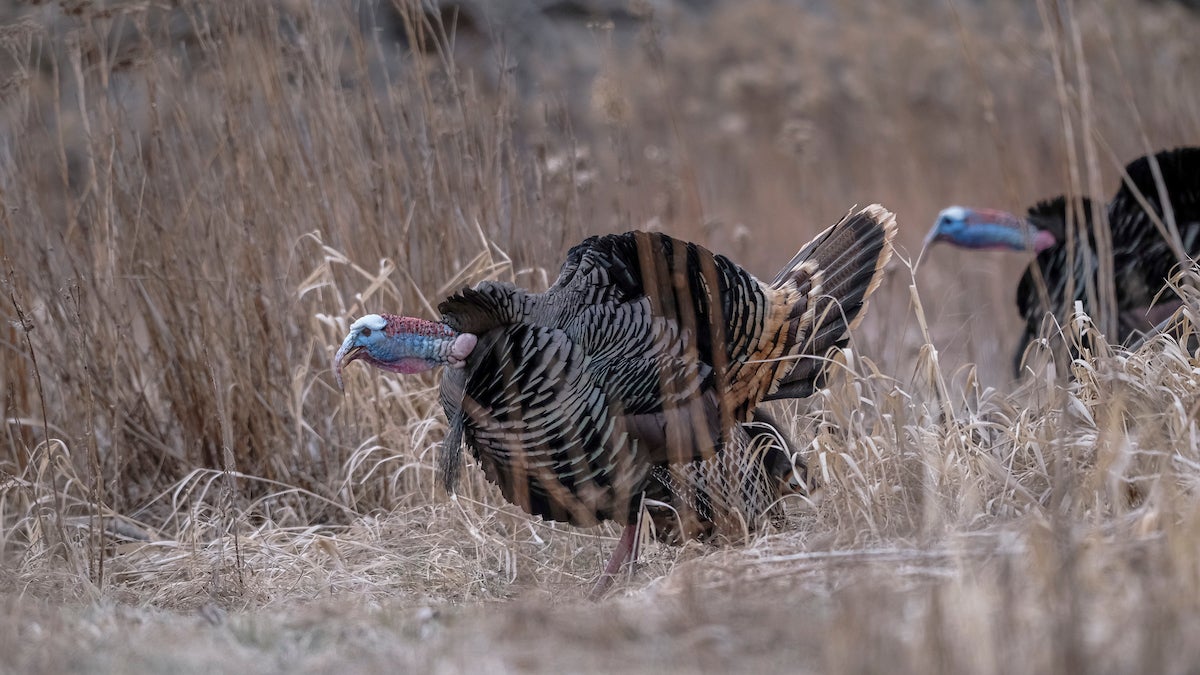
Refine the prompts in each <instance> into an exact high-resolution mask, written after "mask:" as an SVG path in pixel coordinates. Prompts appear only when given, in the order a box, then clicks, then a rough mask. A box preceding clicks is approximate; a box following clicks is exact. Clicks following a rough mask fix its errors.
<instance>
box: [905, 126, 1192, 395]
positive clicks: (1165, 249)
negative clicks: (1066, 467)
mask: <svg viewBox="0 0 1200 675" xmlns="http://www.w3.org/2000/svg"><path fill="white" fill-rule="evenodd" d="M1151 160H1153V162H1152V161H1151ZM1155 164H1157V170H1158V171H1159V172H1160V176H1161V180H1162V187H1163V188H1165V191H1164V192H1160V191H1159V184H1158V182H1157V180H1156V179H1155V175H1154V174H1155ZM1143 202H1144V203H1143ZM1147 206H1148V207H1149V209H1150V211H1151V212H1152V213H1153V216H1151V215H1150V212H1147V210H1146V207H1147ZM1164 207H1169V214H1168V211H1167V208H1164ZM1096 211H1097V209H1096V208H1095V205H1094V204H1093V202H1092V201H1091V200H1090V199H1088V198H1087V197H1080V198H1077V199H1071V200H1069V199H1068V198H1067V197H1065V196H1059V197H1055V198H1053V199H1049V200H1046V201H1043V202H1040V203H1038V204H1037V205H1036V206H1034V207H1033V208H1031V209H1029V212H1028V214H1027V215H1026V216H1025V217H1024V218H1020V217H1017V216H1015V215H1013V214H1010V213H1006V212H1004V211H995V210H991V209H971V208H966V207H962V206H951V207H949V208H947V209H944V210H943V211H942V212H941V214H939V216H938V219H937V222H936V223H934V226H933V229H931V230H930V232H929V235H928V236H927V237H926V239H925V242H926V246H928V245H929V244H932V243H933V242H938V241H946V242H950V243H951V244H954V245H956V246H959V247H962V248H971V249H1011V250H1016V251H1029V250H1032V251H1036V252H1037V258H1036V260H1035V261H1034V262H1033V263H1031V264H1030V265H1029V268H1028V269H1027V270H1026V272H1025V275H1024V276H1023V277H1021V282H1020V284H1019V285H1018V286H1017V306H1018V309H1019V310H1020V312H1021V316H1022V317H1024V319H1025V332H1024V334H1023V335H1022V337H1021V341H1020V344H1019V346H1018V350H1017V354H1016V359H1015V372H1016V374H1018V375H1020V372H1021V364H1022V360H1023V358H1024V354H1025V350H1026V348H1027V347H1028V345H1029V344H1030V343H1031V342H1032V341H1034V340H1036V339H1037V338H1038V336H1039V335H1040V331H1041V328H1042V324H1043V320H1044V318H1045V315H1046V313H1047V312H1050V313H1052V314H1053V315H1054V316H1055V317H1056V318H1057V319H1058V321H1059V322H1060V323H1061V324H1063V325H1065V322H1066V320H1067V318H1068V317H1069V316H1070V315H1071V313H1072V312H1073V311H1074V305H1075V303H1076V302H1081V303H1082V305H1083V309H1084V311H1086V312H1087V313H1088V314H1089V315H1091V316H1093V317H1095V316H1097V313H1098V310H1099V309H1100V307H1101V306H1102V303H1100V302H1099V301H1098V300H1097V297H1098V296H1097V293H1098V288H1099V279H1098V272H1099V268H1100V264H1099V259H1098V258H1097V254H1096V250H1097V246H1096V238H1095V228H1096V227H1097V226H1103V225H1102V222H1095V221H1093V214H1094V213H1095V212H1096ZM1105 212H1106V219H1105V220H1106V222H1107V226H1108V228H1109V232H1110V233H1111V242H1112V270H1113V278H1114V280H1115V292H1116V308H1117V316H1116V317H1115V327H1116V331H1117V333H1116V336H1115V338H1116V341H1118V342H1121V343H1125V342H1127V341H1129V340H1130V339H1131V338H1137V337H1138V336H1140V335H1143V334H1145V333H1146V332H1148V331H1151V330H1154V327H1155V326H1156V325H1158V324H1160V322H1161V321H1162V320H1163V319H1164V318H1165V317H1167V316H1169V315H1170V314H1171V313H1172V312H1174V311H1175V310H1176V309H1177V308H1178V307H1179V304H1180V300H1179V297H1178V296H1177V295H1176V294H1175V293H1174V292H1172V291H1170V290H1169V289H1168V290H1166V291H1164V293H1163V295H1162V296H1161V297H1160V298H1159V299H1158V301H1157V302H1155V296H1156V295H1157V294H1158V293H1159V291H1160V290H1162V289H1163V286H1164V285H1165V283H1166V280H1167V278H1168V277H1169V276H1170V275H1171V272H1172V270H1173V269H1174V268H1176V266H1177V265H1178V264H1179V263H1180V262H1181V256H1180V255H1178V254H1177V252H1176V250H1175V248H1176V246H1173V245H1172V244H1171V243H1169V242H1170V239H1169V238H1168V237H1166V236H1164V232H1165V230H1163V229H1161V227H1160V224H1162V223H1168V222H1171V221H1172V220H1173V222H1174V224H1175V227H1176V228H1177V230H1178V233H1179V241H1178V242H1176V244H1177V247H1178V249H1179V253H1183V254H1186V256H1188V257H1195V256H1196V255H1197V254H1198V253H1200V148H1190V147H1186V148H1178V149H1175V150H1165V151H1163V152H1160V153H1158V154H1157V155H1154V156H1153V157H1149V156H1147V157H1141V158H1139V159H1137V160H1135V161H1134V162H1132V163H1131V164H1129V165H1128V166H1127V167H1125V175H1124V176H1123V180H1122V184H1121V189H1120V190H1118V191H1117V194H1116V196H1114V197H1113V199H1112V201H1111V202H1109V204H1108V207H1107V209H1106V210H1105ZM1155 221H1158V222H1157V223H1156V222H1155ZM1068 222H1071V223H1073V224H1075V223H1078V224H1079V225H1078V226H1076V227H1075V228H1074V232H1075V236H1074V241H1075V242H1076V246H1075V248H1074V252H1073V253H1074V255H1069V253H1071V251H1070V249H1069V248H1068V246H1067V242H1068V225H1067V223H1068ZM1039 272H1040V276H1041V278H1042V279H1043V280H1044V282H1045V291H1046V295H1045V298H1043V297H1042V289H1041V285H1040V284H1039V282H1038V275H1039ZM1043 300H1048V301H1049V304H1048V305H1047V304H1046V303H1045V302H1044V301H1043ZM1099 325H1103V323H1101V324H1099Z"/></svg>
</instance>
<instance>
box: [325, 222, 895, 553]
mask: <svg viewBox="0 0 1200 675" xmlns="http://www.w3.org/2000/svg"><path fill="white" fill-rule="evenodd" d="M894 232H895V222H894V218H893V216H892V215H891V214H890V213H888V212H887V211H885V210H884V209H882V208H881V207H878V206H872V207H868V208H867V209H863V210H862V211H860V212H858V213H856V214H853V215H850V216H847V217H846V218H845V219H843V220H842V221H841V222H839V223H838V224H837V225H835V226H833V227H832V228H830V229H829V230H826V231H825V232H823V233H821V234H820V235H818V236H817V238H815V239H814V240H813V241H812V242H810V243H809V244H808V245H807V246H805V247H804V248H803V249H802V250H801V251H800V253H798V254H797V255H796V257H795V258H794V259H793V260H792V261H791V262H790V263H789V264H788V265H787V266H786V267H785V268H784V269H783V270H782V271H781V272H780V273H779V274H778V275H777V276H776V277H775V279H773V280H772V281H771V282H770V283H763V282H761V281H759V280H758V279H756V278H754V277H753V276H752V275H751V274H750V273H748V272H746V271H745V270H744V269H742V268H741V267H739V266H738V265H736V264H734V263H733V262H732V261H730V260H729V259H728V258H726V257H724V256H721V255H715V254H713V253H711V252H709V251H708V250H706V249H704V248H703V247H701V246H698V245H696V244H692V243H688V242H684V241H680V240H678V239H673V238H671V237H669V236H666V235H664V234H659V233H649V232H629V233H626V234H621V235H610V236H604V237H591V238H589V239H587V240H585V241H584V242H582V243H581V244H579V245H577V246H575V247H574V248H572V249H571V250H570V252H569V253H568V254H567V260H566V262H565V263H564V264H563V267H562V271H561V272H560V274H559V277H558V279H557V281H555V283H554V284H553V285H552V286H551V287H550V288H549V289H547V290H546V291H545V292H543V293H532V292H529V291H526V290H524V289H520V288H517V287H515V286H513V285H511V284H507V283H502V282H491V281H487V282H482V283H480V284H478V285H476V286H475V287H474V288H471V289H465V290H463V291H461V292H459V293H457V294H455V295H454V296H452V297H450V298H448V299H447V300H445V301H444V302H443V303H441V305H440V306H439V308H438V309H439V311H440V312H441V313H442V321H441V323H435V322H420V321H419V320H415V321H418V322H419V323H420V326H421V328H420V330H419V331H417V332H419V333H420V335H419V336H415V335H414V331H412V330H401V329H398V328H396V327H395V326H396V325H398V323H399V322H401V321H414V320H408V319H401V318H400V317H390V316H387V315H368V316H367V317H363V318H361V319H359V320H358V321H357V322H355V326H353V327H352V329H351V333H350V335H348V336H347V338H346V341H345V342H344V343H343V346H342V349H341V350H340V351H339V353H338V356H337V357H335V360H336V361H337V364H338V367H339V372H340V366H341V365H342V362H343V361H346V362H348V360H353V359H354V358H364V359H367V360H368V361H369V362H371V363H372V364H373V365H377V366H379V367H383V368H387V369H390V370H397V371H399V372H416V370H420V369H424V368H425V367H432V366H436V365H444V364H448V365H451V366H452V367H450V368H447V369H446V370H445V372H444V374H443V377H442V388H441V400H442V405H443V407H444V409H445V412H446V416H447V419H448V422H449V432H448V434H447V437H446V440H445V442H444V444H443V447H442V450H441V452H440V454H439V461H438V464H439V469H440V473H441V476H442V479H443V481H444V482H445V485H446V487H447V488H448V489H449V490H451V491H452V490H453V488H454V485H455V482H456V479H457V476H458V473H459V465H460V456H461V446H462V445H463V444H465V445H466V446H467V447H468V448H470V450H471V453H472V455H473V456H474V457H475V459H476V461H477V462H478V464H479V465H480V467H481V468H482V469H483V471H484V474H485V475H486V477H487V479H488V480H489V481H491V482H493V483H495V484H496V485H497V486H499V488H500V490H501V492H502V493H503V494H504V496H505V498H506V499H508V500H509V501H511V502H513V503H514V504H517V505H519V506H521V507H522V508H523V509H525V510H526V511H528V512H529V513H532V514H536V515H540V516H542V517H545V518H550V519H553V520H559V521H564V522H569V523H574V524H577V525H591V524H595V523H598V522H601V521H605V520H612V521H616V522H618V523H621V524H624V525H627V526H631V525H632V524H633V523H634V522H635V521H636V518H637V514H638V512H639V510H640V509H641V508H642V507H643V505H648V510H649V512H650V514H651V515H652V517H653V518H654V521H655V523H656V525H657V526H658V530H659V534H660V536H662V537H664V538H667V539H671V540H678V539H680V538H688V537H696V536H706V535H711V534H714V533H735V532H737V531H739V530H740V531H742V532H745V531H747V530H752V529H754V527H755V526H756V525H757V524H758V523H759V522H760V521H761V520H762V519H763V518H767V517H770V516H771V515H772V513H773V512H772V508H773V507H774V506H775V505H776V504H777V502H778V501H779V498H780V497H781V496H782V495H783V494H786V490H787V489H788V486H789V485H790V486H792V487H796V484H797V480H796V474H797V473H798V471H802V466H801V467H799V468H797V467H796V466H795V465H794V464H793V461H792V458H791V457H790V456H789V455H790V450H789V449H788V448H787V447H786V441H781V442H773V443H772V442H767V441H769V440H770V439H774V438H776V437H778V436H779V434H778V430H777V427H778V425H775V424H774V423H773V422H772V421H771V420H769V418H767V417H765V413H764V412H762V411H759V410H757V408H758V406H759V404H760V403H762V402H763V401H765V400H772V399H778V398H791V397H800V396H807V395H809V394H811V393H812V392H813V390H814V386H815V385H816V382H817V380H818V377H819V376H820V374H821V366H822V363H823V360H824V357H825V355H826V353H827V352H828V351H829V350H830V349H831V348H833V347H835V346H838V345H841V344H844V342H845V340H846V338H847V330H848V329H849V328H850V327H851V326H852V325H853V324H854V323H855V322H856V321H857V320H858V319H859V318H861V315H862V311H863V309H864V307H865V304H866V300H867V297H868V296H869V295H870V293H871V292H872V291H873V290H874V289H875V288H876V287H877V286H878V285H879V283H880V280H881V276H882V271H883V268H884V265H886V263H887V261H888V259H889V257H890V256H891V251H892V248H891V240H892V237H893V235H894ZM356 330H358V331H359V333H358V334H356V333H355V331H356ZM364 330H365V332H366V333H367V335H365V336H364V335H362V332H363V331H364ZM389 335H390V336H391V337H389ZM466 337H470V338H471V339H472V340H477V342H470V345H471V346H472V347H473V348H472V349H470V350H469V355H468V356H467V357H466V358H465V361H464V362H458V361H455V360H454V359H457V358H458V357H457V356H453V357H450V356H444V355H446V354H461V353H462V352H463V351H464V346H465V345H466V344H467V343H464V342H463V340H464V339H465V338H466ZM399 342H404V343H405V345H411V347H410V346H405V347H404V348H400V347H398V346H397V345H398V343H399ZM347 356H348V360H346V359H347ZM448 359H449V360H448ZM755 422H757V423H755ZM800 480H801V481H802V480H803V479H802V478H801V479H800ZM623 541H624V538H623Z"/></svg>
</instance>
